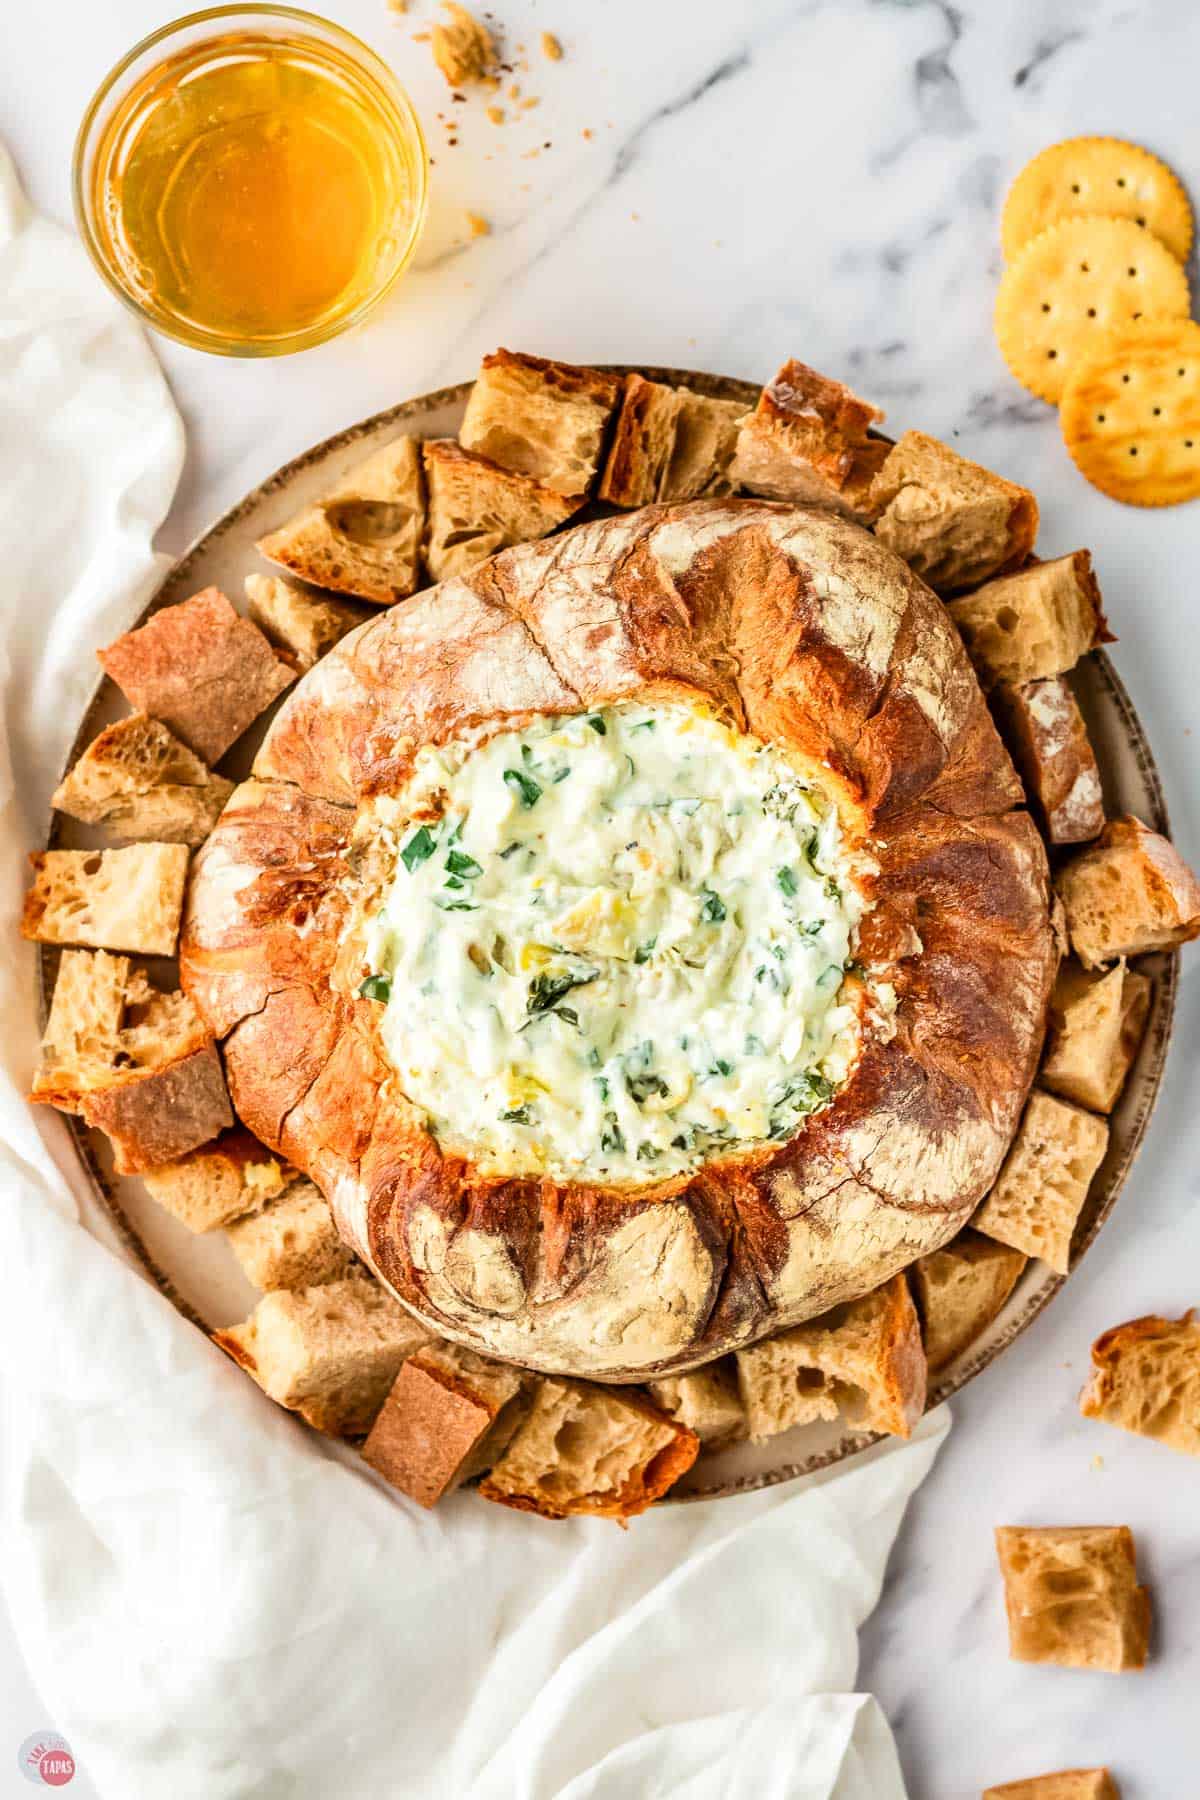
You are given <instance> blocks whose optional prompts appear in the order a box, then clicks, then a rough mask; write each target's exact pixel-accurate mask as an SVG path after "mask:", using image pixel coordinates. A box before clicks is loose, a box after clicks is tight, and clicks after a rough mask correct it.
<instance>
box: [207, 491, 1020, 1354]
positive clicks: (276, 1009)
mask: <svg viewBox="0 0 1200 1800" xmlns="http://www.w3.org/2000/svg"><path fill="white" fill-rule="evenodd" d="M646 694H650V695H661V696H663V697H671V696H673V697H676V698H685V699H686V698H688V697H692V698H695V699H700V700H704V701H706V702H707V703H708V704H709V705H712V706H715V707H717V708H718V709H719V710H720V711H721V712H722V713H723V714H724V715H725V716H727V717H728V718H729V719H730V720H731V721H732V722H733V723H735V724H736V725H737V726H738V727H740V728H742V729H745V730H749V731H751V732H753V733H755V734H756V735H758V736H760V737H762V738H764V739H767V740H773V741H778V742H781V743H782V744H784V745H786V746H789V747H790V748H791V749H792V750H793V752H795V753H796V754H798V755H799V756H801V757H802V758H811V759H812V761H813V762H814V764H816V765H819V766H820V768H821V772H822V775H823V778H824V779H825V780H826V781H827V782H828V783H829V784H830V785H831V786H832V787H833V788H834V789H835V791H837V792H838V794H839V795H840V797H841V800H842V801H843V803H844V807H843V810H844V817H845V819H846V820H847V821H848V822H849V826H853V828H855V829H860V830H861V831H862V832H863V833H865V834H868V835H869V837H870V838H871V840H872V843H873V846H874V849H873V853H874V854H875V856H876V858H877V860H878V862H879V865H880V874H879V878H878V882H877V886H876V891H875V906H874V910H873V911H872V912H871V913H869V915H868V916H867V918H866V919H865V920H864V928H863V930H862V932H861V934H860V948H859V951H858V954H859V956H860V957H861V958H863V959H869V960H870V961H871V963H872V965H873V967H878V968H879V969H881V970H884V971H886V974H887V978H888V979H889V980H890V981H891V983H892V985H893V987H894V989H895V995H896V1003H897V1004H896V1011H895V1016H894V1031H893V1034H892V1036H891V1039H890V1041H887V1042H885V1041H883V1035H882V1032H881V1033H879V1034H877V1035H871V1034H868V1035H867V1037H866V1039H865V1040H864V1045H863V1049H862V1054H861V1056H860V1059H859V1062H858V1064H857V1067H856V1068H855V1070H854V1072H853V1074H852V1076H851V1078H850V1079H849V1080H848V1081H847V1083H846V1084H845V1085H844V1087H843V1088H842V1089H841V1090H840V1092H839V1093H838V1095H837V1096H836V1097H835V1099H834V1100H833V1101H832V1102H831V1103H830V1104H829V1105H828V1106H827V1107H825V1108H824V1109H823V1111H821V1112H820V1113H818V1114H816V1115H814V1116H813V1117H812V1118H811V1119H810V1120H809V1121H808V1122H807V1124H806V1126H805V1127H804V1129H803V1130H801V1131H800V1132H799V1133H798V1135H797V1136H795V1137H793V1138H792V1139H791V1140H790V1141H789V1142H786V1143H783V1144H779V1145H774V1144H772V1145H768V1146H765V1147H764V1146H757V1147H755V1148H754V1149H753V1150H751V1151H747V1152H745V1153H744V1154H742V1155H741V1156H739V1157H735V1158H731V1159H728V1160H727V1161H723V1162H722V1163H720V1164H717V1163H715V1162H713V1163H709V1164H707V1165H705V1166H704V1167H703V1168H701V1169H700V1170H699V1171H697V1172H695V1173H693V1174H691V1175H684V1176H681V1177H679V1178H677V1179H674V1180H671V1181H667V1182H660V1183H659V1184H657V1185H656V1186H647V1187H642V1188H636V1189H631V1188H616V1187H603V1186H583V1185H579V1184H575V1185H568V1184H555V1183H554V1182H551V1181H548V1180H541V1179H532V1178H531V1179H517V1178H504V1179H499V1178H494V1177H485V1176H483V1175H481V1174H480V1173H479V1172H478V1171H477V1170H476V1169H475V1168H474V1167H473V1165H472V1164H470V1163H469V1162H468V1161H466V1160H464V1159H463V1158H461V1157H457V1156H454V1155H451V1154H449V1153H443V1152H442V1151H441V1150H440V1149H439V1147H438V1145H437V1144H436V1143H435V1142H434V1140H433V1139H432V1138H431V1137H430V1136H429V1134H428V1133H427V1131H426V1130H425V1129H424V1124H423V1116H422V1115H419V1114H418V1113H416V1112H415V1111H414V1109H413V1108H412V1107H411V1106H410V1105H409V1104H408V1102H407V1101H406V1099H405V1097H404V1095H403V1093H402V1091H401V1089H400V1085H399V1081H398V1079H397V1077H396V1075H395V1073H394V1071H393V1070H392V1069H391V1068H390V1066H389V1065H388V1063H387V1061H386V1058H385V1056H384V1054H383V1051H382V1048H381V1045H380V1042H379V1037H378V1028H377V1025H376V1023H375V1015H376V1011H377V1009H376V1008H375V1007H374V1006H373V1005H372V1004H371V1003H370V1002H367V1001H362V1000H359V999H358V998H357V997H353V996H352V995H351V994H349V993H347V992H343V991H341V990H339V989H337V988H336V983H335V985H332V986H331V980H333V979H334V965H335V961H336V957H337V951H338V940H339V937H340V935H341V932H342V930H343V928H344V927H345V925H346V923H347V921H348V919H349V917H350V914H351V909H352V907H353V904H354V889H355V871H354V868H353V867H352V861H353V853H352V851H351V848H350V842H351V834H352V830H353V825H354V819H355V810H354V809H355V807H356V806H358V805H359V804H360V803H364V802H366V801H369V799H370V798H371V796H372V795H374V794H378V793H379V792H381V791H388V790H394V789H395V788H396V786H397V784H398V783H399V782H401V781H402V780H403V779H404V777H405V774H406V772H407V770H408V768H409V767H410V765H411V760H412V757H413V755H414V753H415V751H416V749H417V748H418V747H419V746H420V745H421V744H423V743H426V742H430V741H441V740H444V739H446V738H448V737H450V736H452V735H454V734H456V733H460V732H462V731H464V730H470V729H477V728H480V727H486V728H488V729H504V728H511V727H512V726H514V725H517V724H520V723H521V722H522V721H524V720H525V719H527V718H528V717H529V716H530V715H536V714H540V713H552V712H559V711H562V712H575V711H578V710H580V709H582V708H587V709H590V708H593V707H595V706H597V705H601V704H606V703H609V702H612V701H614V700H619V699H622V698H626V697H629V696H633V695H646ZM1019 802H1020V786H1019V783H1018V782H1017V779H1016V776H1015V773H1014V771H1013V769H1012V766H1011V764H1010V763H1009V761H1008V758H1007V756H1006V754H1005V752H1004V750H1003V748H1002V746H1001V744H1000V741H999V739H998V737H997V735H996V732H995V729H994V727H993V725H992V723H991V720H990V717H989V715H988V712H987V708H986V705H985V703H984V701H983V697H982V695H981V693H980V690H979V687H978V684H977V682H976V681H975V678H974V676H973V674H972V672H971V669H970V666H969V664H968V662H967V659H966V655H965V652H964V651H963V649H962V647H961V644H960V643H959V641H958V638H957V635H956V634H955V632H954V631H953V629H952V627H951V626H950V624H949V622H948V620H947V618H946V615H945V612H944V609H943V608H942V607H941V605H940V603H938V602H937V601H936V600H935V599H934V597H933V595H932V594H931V593H930V592H929V591H928V589H926V588H925V587H924V586H923V584H922V583H921V582H920V581H919V580H918V579H917V578H916V577H915V576H913V575H912V574H911V572H910V571H909V570H908V569H907V568H906V567H905V565H904V564H903V563H901V562H900V561H899V560H898V559H897V558H895V557H894V556H892V554H891V553H890V552H889V551H887V550H886V549H885V548H884V547H883V546H881V545H879V544H878V543H876V542H875V540H874V539H873V538H872V537H871V536H870V535H869V534H867V533H865V532H863V531H861V530H859V529H857V528H856V527H853V526H851V525H848V524H846V523H844V522H843V521H841V520H838V519H835V518H832V517H830V516H827V515H821V514H816V513H810V512H803V511H799V510H797V509H795V508H792V507H788V506H786V505H775V504H771V503H767V502H759V501H746V500H707V501H703V500H702V501H695V502H692V503H689V504H686V505H683V506H678V507H652V508H648V509H646V510H645V511H644V512H641V513H638V514H633V515H628V516H625V517H621V518H613V519H604V520H598V521H593V522H590V523H587V524H584V525H581V526H578V527H576V528H575V529H574V530H571V531H568V532H566V533H564V534H562V535H561V536H559V537H557V538H555V539H553V540H551V541H549V542H543V543H535V544H527V545H522V546H520V547H518V548H516V549H514V550H510V551H506V552H504V553H502V554H501V555H500V556H498V557H496V558H494V559H493V560H492V561H491V562H489V563H487V564H486V565H484V566H483V567H481V568H479V569H477V570H475V571H473V572H472V573H471V574H470V575H469V576H468V577H466V578H463V579H455V580H450V581H446V582H443V583H442V584H441V585H440V586H439V587H437V588H434V589H432V590H430V591H429V592H427V593H424V594H422V595H420V596H419V597H417V598H416V599H414V600H413V601H412V602H411V603H410V604H409V605H407V606H405V607H402V608H398V609H397V610H396V611H394V612H392V613H388V614H384V615H381V617H380V618H379V619H377V620H374V621H372V623H371V624H370V625H368V626H367V627H365V628H364V629H363V630H362V631H360V632H358V633H356V634H354V636H352V637H350V638H348V639H347V640H345V641H344V642H343V643H342V644H340V645H338V646H337V648H336V649H334V650H333V651H332V652H331V653H330V654H329V655H328V656H327V657H325V658H324V660H323V661H322V662H321V663H320V664H318V665H317V667H316V668H315V669H313V670H312V671H311V672H310V673H309V674H308V675H307V676H306V677H305V678H304V680H303V681H302V682H301V684H300V685H299V687H298V688H297V689H296V692H295V694H294V695H293V696H292V697H291V699H290V700H289V702H288V703H287V705H286V706H285V707H284V709H283V711H282V712H281V713H280V715H279V716H278V718H277V720H276V722H275V724H274V726H273V727H272V729H271V731H270V733H269V735H268V737H267V739H266V741H265V743H264V745H263V747H262V749H261V751H260V754H259V757H258V760H257V763H256V765H255V776H254V778H253V779H252V780H251V781H249V782H247V783H245V784H243V786H242V787H241V788H239V789H238V791H237V792H236V793H235V794H234V796H233V798H232V799H231V801H230V803H229V806H228V807H227V809H226V812H225V814H224V816H223V819H222V821H221V823H220V825H219V826H218V829H217V831H216V833H215V834H214V836H213V837H212V838H211V839H210V840H209V842H208V844H207V845H206V846H205V847H204V848H203V849H202V850H201V852H200V853H199V856H198V858H197V861H196V867H195V872H194V878H193V881H192V885H191V890H190V898H189V904H188V909H187V919H186V926H185V932H184V939H183V945H182V951H181V966H182V971H183V980H184V983H185V985H186V987H187V989H188V991H189V992H190V993H191V994H192V995H193V997H194V998H195V1000H196V1002H197V1004H198V1006H199V1007H200V1009H201V1010H202V1012H203V1013H204V1014H205V1016H206V1017H207V1019H208V1020H209V1022H210V1024H211V1026H212V1029H213V1030H214V1031H215V1032H216V1033H217V1035H218V1036H219V1037H222V1038H224V1039H225V1046H224V1049H225V1060H226V1068H227V1072H228V1077H229V1081H230V1085H231V1090H232V1092H233V1095H234V1100H235V1104H236V1107H237V1110H238V1112H239V1114H240V1115H241V1117H242V1118H243V1119H244V1120H245V1121H246V1123H247V1124H248V1125H249V1126H250V1127H251V1129H252V1130H253V1131H254V1132H255V1133H256V1135H258V1136H259V1137H261V1138H262V1139H263V1140H264V1141H265V1142H266V1143H268V1144H270V1145H271V1146H272V1147H274V1148H277V1149H278V1150H279V1151H280V1153H281V1154H283V1155H285V1156H286V1157H287V1159H288V1160H289V1161H290V1162H293V1163H294V1164H296V1166H297V1167H299V1168H301V1169H302V1170H303V1171H304V1172H306V1173H307V1174H309V1175H310V1176H311V1178H312V1179H313V1180H314V1181H316V1183H317V1185H318V1186H319V1187H321V1188H322V1190H323V1191H324V1192H325V1193H326V1195H327V1196H328V1198H329V1200H330V1203H331V1205H332V1207H333V1210H334V1214H335V1217H336V1218H337V1220H338V1224H339V1228H340V1230H341V1232H342V1235H343V1237H344V1238H345V1239H346V1241H347V1242H348V1243H349V1244H350V1245H351V1246H352V1247H353V1248H354V1249H355V1250H356V1252H357V1253H358V1254H359V1255H360V1256H361V1257H362V1258H363V1260H364V1261H366V1262H367V1263H368V1264H369V1265H370V1267H371V1268H372V1269H373V1270H374V1271H375V1272H376V1274H377V1275H379V1277H380V1278H381V1279H382V1280H383V1281H385V1282H386V1283H387V1284H388V1285H389V1286H390V1287H391V1288H392V1290H393V1291H394V1292H395V1293H396V1294H398V1295H399V1296H400V1297H401V1298H402V1299H404V1300H405V1301H406V1302H407V1303H408V1304H409V1305H410V1306H412V1307H413V1308H414V1309H415V1310H417V1311H418V1312H419V1313H420V1314H421V1316H422V1317H423V1318H425V1319H426V1320H428V1321H429V1322H430V1325H431V1328H432V1329H434V1330H435V1331H437V1332H438V1333H439V1334H440V1335H442V1336H445V1337H449V1338H453V1339H457V1340H458V1341H460V1342H463V1343H466V1344H470V1345H473V1346H475V1347H477V1348H479V1349H482V1350H484V1351H486V1352H491V1353H492V1354H494V1355H498V1356H501V1357H505V1358H508V1359H511V1360H514V1361H518V1362H520V1363H522V1364H524V1365H526V1366H529V1367H533V1368H540V1369H543V1370H546V1371H549V1372H565V1373H571V1374H586V1375H590V1376H593V1377H595V1378H598V1379H601V1380H610V1381H617V1380H628V1379H630V1378H631V1377H642V1376H646V1375H650V1374H667V1373H671V1372H676V1371H681V1370H683V1369H686V1368H689V1367H694V1366H696V1365H698V1364H700V1363H702V1362H705V1361H708V1360H711V1358H712V1357H714V1356H716V1355H718V1354H720V1353H722V1352H724V1351H726V1350H730V1349H734V1348H737V1347H738V1346H740V1345H743V1344H747V1343H750V1342H752V1341H754V1340H755V1339H757V1338H759V1337H762V1336H764V1335H765V1334H767V1333H768V1332H771V1331H777V1330H779V1329H781V1328H783V1327H786V1326H789V1325H793V1324H798V1323H800V1322H801V1321H802V1320H804V1319H806V1318H809V1317H812V1316H814V1315H815V1314H817V1313H820V1312H823V1311H825V1310H827V1309H828V1308H830V1307H832V1306H835V1305H837V1304H839V1303H840V1302H842V1301H845V1300H849V1299H852V1298H854V1297H856V1296H858V1295H860V1294H862V1293H864V1292H866V1291H867V1290H869V1289H871V1288H874V1287H877V1286H879V1285H880V1283H881V1282H884V1281H886V1280H887V1279H888V1278H889V1277H890V1276H892V1275H893V1274H895V1273H896V1272H897V1271H898V1270H899V1269H901V1268H903V1267H905V1266H906V1265H907V1264H908V1263H910V1262H912V1261H913V1260H915V1258H916V1257H917V1256H919V1255H922V1254H924V1253H926V1252H928V1251H930V1250H933V1249H935V1248H937V1247H938V1246H939V1245H940V1244H941V1243H943V1242H945V1241H946V1240H947V1239H948V1238H950V1237H952V1236H953V1235H954V1233H955V1232H956V1231H957V1230H958V1229H959V1227H960V1226H961V1225H962V1224H963V1223H964V1222H965V1220H966V1218H967V1216H968V1215H969V1214H970V1212H971V1211H972V1210H973V1208H974V1207H975V1205H976V1204H977V1203H978V1201H979V1200H980V1199H981V1198H982V1196H983V1194H984V1193H985V1192H986V1190H987V1188H988V1187H989V1185H990V1184H991V1181H992V1179H993V1177H994V1176H995V1173H996V1171H997V1169H998V1168H999V1166H1000V1163H1001V1161H1002V1159H1003V1156H1004V1153H1005V1151H1006V1149H1007V1147H1008V1144H1009V1141H1010V1139H1011V1137H1012V1134H1013V1131H1014V1129H1015V1126H1016V1123H1017V1119H1018V1117H1019V1114H1020V1110H1021V1106H1022V1104H1023V1101H1024V1098H1025V1094H1026V1091H1027V1089H1028V1086H1029V1084H1030V1082H1031V1080H1032V1077H1033V1073H1034V1068H1035V1065H1036V1061H1037V1055H1038V1051H1039V1049H1040V1045H1041V1040H1042V1035H1043V1031H1044V1025H1045V1015H1046V1005H1047V999H1048V994H1049V988H1050V983H1051V980H1052V976H1053V971H1054V966H1055V962H1056V951H1055V947H1054V943H1053V939H1052V933H1051V926H1050V913H1049V883H1048V874H1047V868H1046V860H1045V853H1044V850H1043V848H1042V845H1041V840H1040V839H1039V837H1038V835H1037V832H1036V831H1035V829H1034V827H1033V825H1032V823H1031V821H1030V820H1029V818H1028V817H1027V815H1025V814H1024V813H1021V812H1016V811H1013V810H1011V809H1012V808H1013V807H1014V806H1016V805H1018V804H1019ZM849 826H848V828H849Z"/></svg>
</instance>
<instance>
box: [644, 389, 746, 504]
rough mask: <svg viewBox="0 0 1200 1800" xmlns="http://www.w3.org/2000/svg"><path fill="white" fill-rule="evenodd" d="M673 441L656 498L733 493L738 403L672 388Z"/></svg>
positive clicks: (740, 407)
mask: <svg viewBox="0 0 1200 1800" xmlns="http://www.w3.org/2000/svg"><path fill="white" fill-rule="evenodd" d="M675 392H676V394H677V396H678V398H679V411H678V413H677V414H676V418H675V440H674V443H673V444H672V445H671V455H670V459H669V461H668V463H667V467H666V470H665V472H664V474H663V478H662V484H661V487H660V489H659V493H658V498H659V499H660V500H663V501H673V500H699V499H702V498H705V497H707V496H708V495H714V494H731V493H732V492H733V486H734V482H733V475H732V465H733V459H734V455H735V453H736V451H737V441H738V432H739V431H740V430H741V427H742V421H743V420H744V419H745V417H746V408H745V406H744V405H743V404H742V402H741V401H740V400H714V399H712V398H711V397H710V396H709V395H708V394H698V393H696V391H695V389H694V388H689V387H679V388H676V389H675Z"/></svg>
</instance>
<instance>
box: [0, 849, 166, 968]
mask: <svg viewBox="0 0 1200 1800" xmlns="http://www.w3.org/2000/svg"><path fill="white" fill-rule="evenodd" d="M189 855H190V852H189V850H188V848H187V845H186V844H131V845H130V846H129V848H128V849H125V850H46V851H43V852H40V853H38V854H37V855H34V856H31V857H30V859H29V860H30V862H31V863H32V865H33V870H34V879H33V886H32V887H31V888H30V890H29V892H28V893H27V894H26V896H25V910H24V913H23V915H22V919H21V932H22V935H23V936H25V937H27V938H34V939H36V940H37V942H38V943H42V944H81V945H86V946H88V947H90V948H93V949H97V950H129V951H135V952H138V953H140V954H141V955H143V956H173V955H174V953H175V945H176V943H177V941H178V938H179V918H180V914H181V912H182V910H183V890H184V885H185V883H186V881H187V867H188V857H189Z"/></svg>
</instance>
